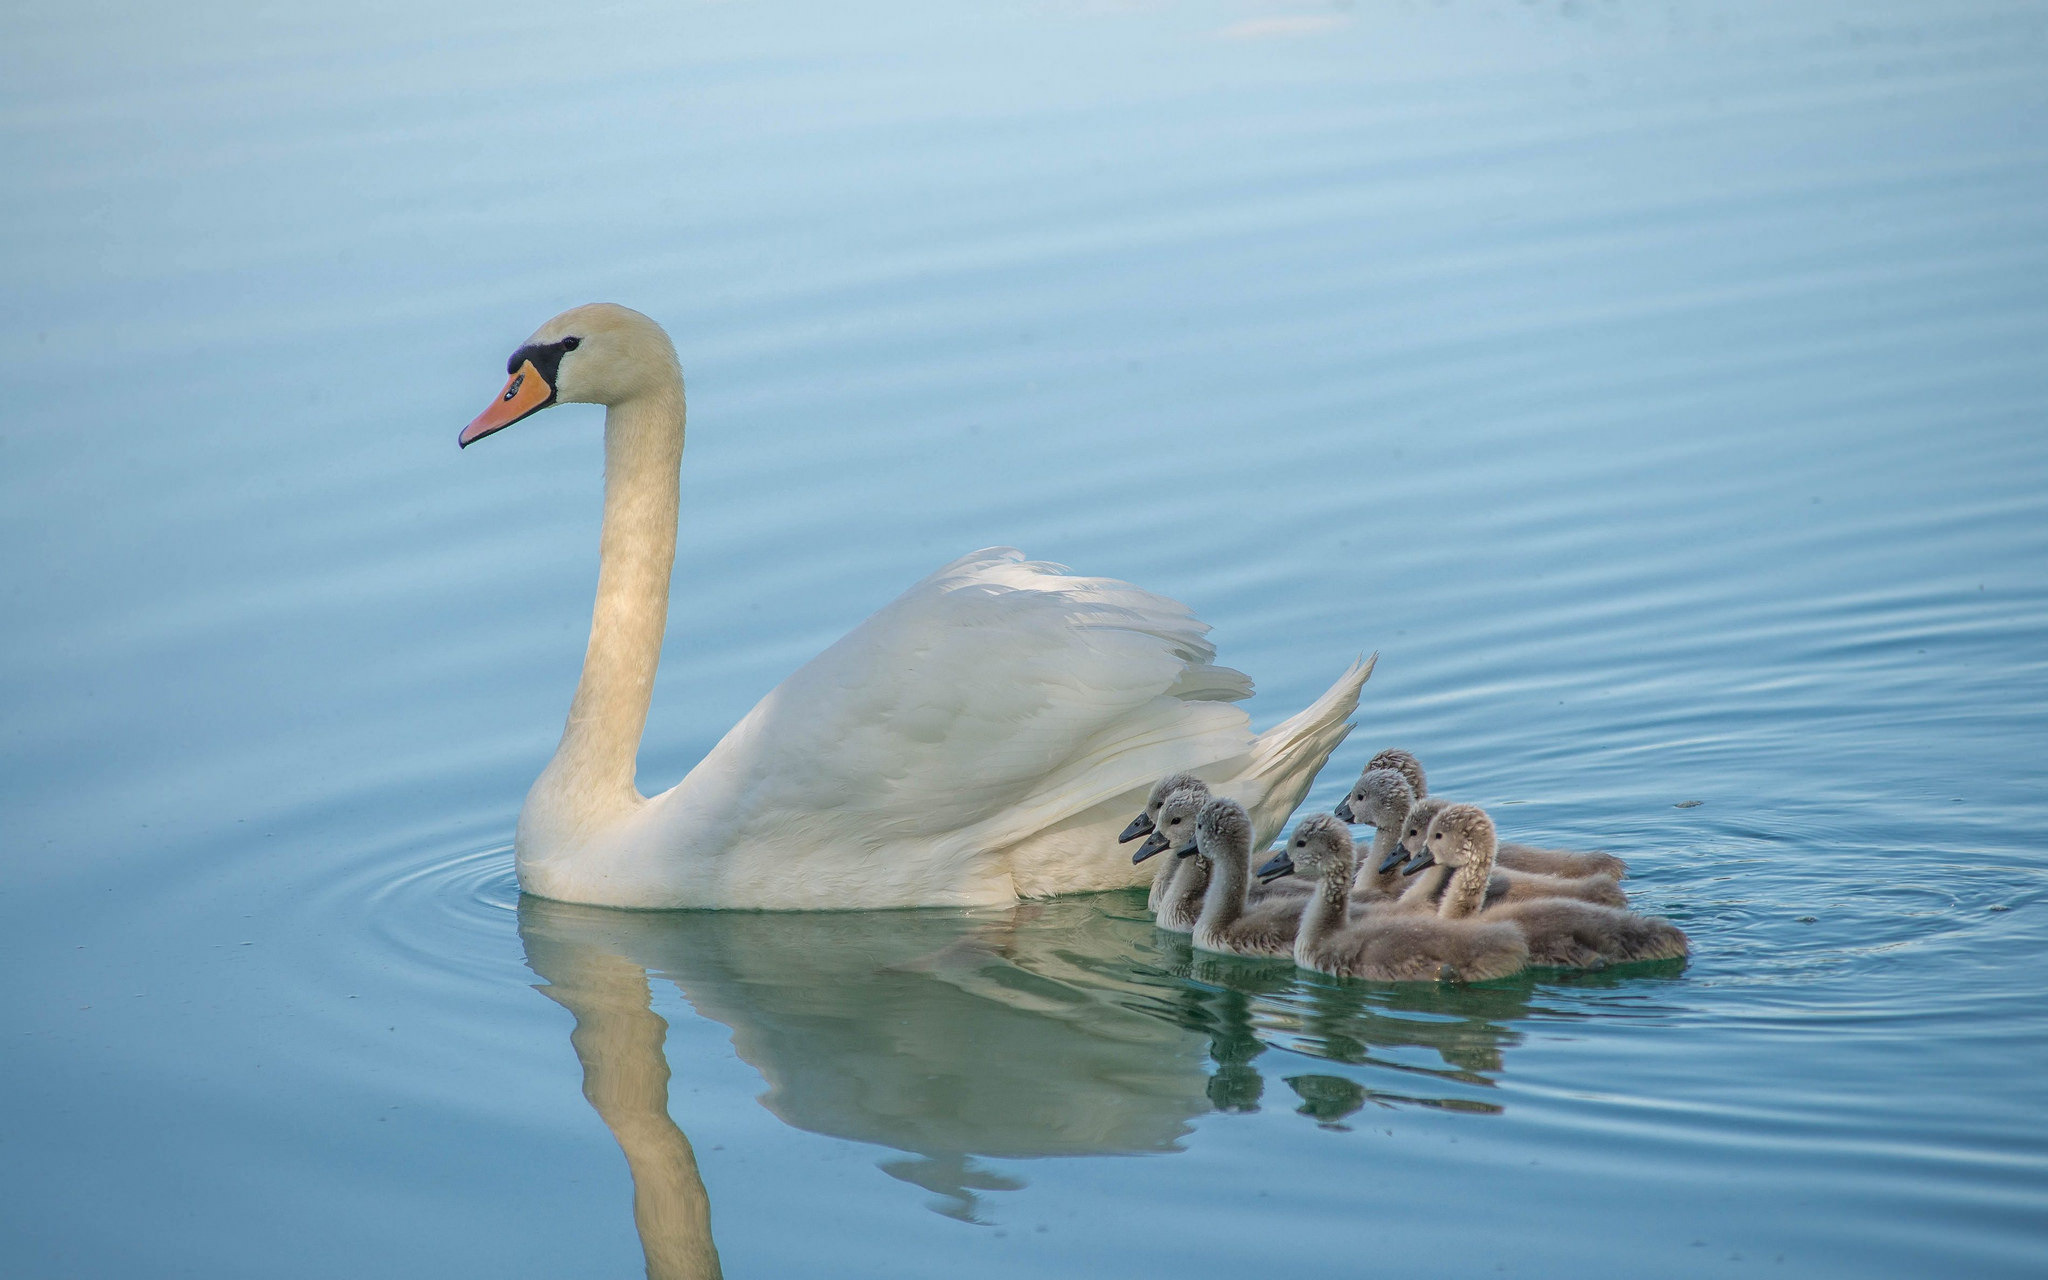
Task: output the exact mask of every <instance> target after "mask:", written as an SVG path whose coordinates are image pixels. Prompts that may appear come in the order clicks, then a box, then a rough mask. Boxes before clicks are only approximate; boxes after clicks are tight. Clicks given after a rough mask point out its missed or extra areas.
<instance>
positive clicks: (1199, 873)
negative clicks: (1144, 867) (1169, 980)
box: [1131, 782, 1309, 933]
mask: <svg viewBox="0 0 2048 1280" xmlns="http://www.w3.org/2000/svg"><path fill="white" fill-rule="evenodd" d="M1212 798H1213V797H1211V796H1210V794H1209V789H1208V788H1207V787H1206V786H1203V785H1201V784H1200V783H1199V782H1197V783H1196V784H1195V785H1194V786H1191V787H1182V788H1180V789H1179V790H1177V791H1175V792H1173V793H1172V794H1171V795H1169V796H1167V798H1166V800H1165V802H1164V803H1163V804H1161V805H1160V806H1159V812H1158V813H1157V814H1156V815H1154V816H1155V828H1154V830H1153V832H1152V834H1151V835H1150V836H1148V837H1147V838H1146V840H1145V843H1144V844H1142V845H1140V846H1139V847H1138V851H1137V853H1135V854H1133V855H1132V858H1131V860H1132V861H1133V862H1143V861H1144V860H1145V859H1147V858H1150V857H1154V856H1156V855H1158V854H1161V853H1164V852H1166V851H1168V850H1172V851H1174V853H1175V854H1176V856H1174V857H1170V858H1165V859H1163V860H1162V861H1161V864H1160V872H1159V874H1158V875H1156V876H1154V877H1153V881H1152V883H1153V886H1154V888H1153V893H1154V895H1155V896H1154V901H1153V906H1152V918H1153V922H1154V923H1155V924H1157V925H1158V926H1159V927H1160V928H1162V929H1165V930H1166V931H1167V932H1169V933H1193V932H1194V931H1195V921H1196V919H1197V918H1199V917H1200V915H1201V913H1202V900H1203V898H1204V897H1205V896H1206V895H1207V893H1208V889H1209V877H1210V874H1211V871H1212V866H1211V863H1210V860H1209V858H1208V857H1206V856H1205V855H1203V854H1202V852H1201V850H1200V846H1199V844H1198V842H1197V841H1196V839H1195V819H1196V818H1197V816H1199V814H1200V813H1201V811H1202V807H1203V806H1204V805H1206V804H1208V803H1209V801H1210V800H1211V799H1212ZM1247 839H1249V834H1248V833H1247ZM1308 890H1309V885H1308V882H1307V881H1304V880H1283V881H1280V882H1279V883H1277V884H1273V885H1260V886H1255V887H1254V888H1253V889H1252V891H1251V892H1250V893H1249V894H1247V895H1246V897H1247V901H1248V902H1249V903H1251V904H1253V905H1263V904H1264V903H1265V902H1267V901H1279V900H1282V899H1287V900H1291V901H1293V902H1297V903H1298V902H1300V901H1301V899H1302V898H1303V897H1304V896H1306V895H1307V893H1308Z"/></svg>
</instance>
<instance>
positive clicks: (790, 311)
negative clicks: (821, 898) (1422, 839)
mask: <svg viewBox="0 0 2048 1280" xmlns="http://www.w3.org/2000/svg"><path fill="white" fill-rule="evenodd" d="M7 26H8V31H9V34H8V38H7V39H6V40H5V41H4V42H0V162H4V166H5V170H6V173H7V175H8V179H7V182H6V184H5V186H4V188H0V292H4V296H5V297H6V299H7V305H6V306H5V307H4V308H0V342H4V344H5V347H6V349H7V351H8V353H9V356H10V358H9V361H8V369H9V377H8V380H7V381H8V390H7V396H6V408H5V410H4V414H0V553H4V554H0V616H4V623H0V849H4V857H5V859H6V875H5V877H4V885H0V957H4V961H0V962H4V966H5V968H4V972H5V973H6V975H7V979H8V981H7V983H6V985H5V989H4V994H0V1035H4V1038H5V1043H6V1048H5V1051H4V1052H0V1098H4V1103H0V1108H4V1115H5V1121H4V1124H0V1134H4V1146H0V1154H4V1159H0V1255H4V1257H5V1259H6V1263H7V1265H6V1267H5V1269H6V1271H7V1272H8V1274H10V1275H19V1276H67V1277H68V1276H137V1275H196V1276H208V1277H222V1276H250V1277H274V1276H280V1275H291V1276H308V1277H319V1276H335V1277H343V1276H347V1277H355V1276H363V1275H379V1276H420V1277H447V1276H494V1277H502V1276H630V1275H635V1274H638V1273H640V1271H641V1270H642V1268H643V1267H645V1268H647V1269H648V1270H650V1271H652V1272H653V1273H654V1274H657V1275H663V1276H670V1275H685V1276H686V1275H699V1274H702V1273H703V1272H704V1269H705V1268H706V1266H707V1265H708V1263H709V1258H710V1256H711V1251H712V1250H713V1249H715V1251H716V1255H717V1257H718V1258H720V1259H722V1261H723V1265H724V1267H725V1268H726V1270H727V1271H728V1272H729V1273H731V1274H733V1275H735V1276H802V1275H833V1276H888V1277H901V1276H931V1277H955V1276H964V1275H974V1276H1043V1275H1115V1276H1136V1275H1149V1274H1158V1273H1162V1272H1166V1271H1170V1272H1172V1273H1173V1274H1176V1275H1180V1276H1188V1277H1205V1276H1240V1275H1243V1274H1246V1273H1248V1272H1253V1271H1257V1272H1259V1273H1263V1274H1273V1275H1339V1274H1344V1275H1348V1274H1356V1273H1361V1272H1363V1273H1370V1274H1387V1275H1432V1276H1442V1275H1467V1274H1477V1273H1492V1272H1495V1271H1502V1272H1505V1273H1508V1274H1513V1275H1524V1276H1546V1275H1561V1276H1562V1275H1569V1276H1583V1275H1587V1274H1592V1275H1660V1276H1661V1275H1695V1274H1697V1275H1740V1274H1744V1273H1748V1272H1755V1271H1759V1270H1762V1271H1766V1272H1775V1273H1777V1274H1784V1275H1801V1276H1856V1277H1870V1276H1894V1275H1896V1276H1927V1275H1936V1274H1940V1275H1971V1276H1993V1275H2039V1274H2041V1272H2042V1271H2043V1269H2044V1267H2048V1076H2044V1074H2043V1071H2042V1062H2043V1059H2044V1054H2048V995H2044V993H2043V981H2042V964H2043V960H2044V957H2048V851H2044V836H2043V832H2044V830H2048V127H2044V126H2048V5H2044V4H2042V3H1978V2H1976V0H1967V2H1962V0H1959V2H1957V3H1951V4H1945V5H1921V4H1905V3H1876V4H1867V3H1866V4H1853V5H1852V4H1846V3H1825V2H1816V3H1811V4H1802V5H1796V6H1788V5H1776V4H1766V3H1761V2H1758V3H1706V4H1692V5H1668V6H1641V5H1622V4H1616V3H1599V2H1594V0H1580V2H1572V0H1567V2H1566V3H1563V4H1558V3H1550V2H1548V0H1545V2H1540V3H1508V2H1505V0H1500V2H1477V0H1473V2H1468V0H1453V2H1450V3H1442V4H1419V3H1417V4H1392V3H1389V4H1379V3H1372V4H1366V3H1359V4H1355V5H1353V4H1339V5H1338V6H1336V7H1316V6H1315V5H1313V4H1309V3H1306V2H1304V3H1302V4H1299V5H1290V4H1285V3H1273V4H1261V3H1223V2H1218V3H1207V4H1165V3H1159V4H1119V3H1095V2H1091V0H1043V2H1041V3H1030V4H997V5H990V6H979V7H977V6H966V7H962V6H956V5H938V4H933V5H926V6H917V5H902V6H894V7H888V8H882V9H866V8H863V9H861V10H859V11H856V10H854V9H853V8H852V7H850V6H844V5H832V4H816V5H803V4H783V5H772V6H771V5H752V4H722V5H689V4H680V5H645V6H642V5H635V4H617V5H600V6H573V5H572V6H564V5H561V4H549V5H538V4H530V3H524V2H523V0H509V2H501V3H493V4H482V3H465V2H459V3H451V4H441V3H433V2H431V0H430V2H429V3H424V4H421V3H407V4H396V3H390V2H389V0H369V2H368V3H365V4H360V5H351V6H342V7H335V6H275V5H255V4H232V3H231V4H229V5H226V6H215V7H209V8H207V9H206V10H205V11H204V12H195V11H193V9H192V7H191V6H161V5H157V6H151V5H141V4H132V3H112V4H95V3H81V4H65V5H53V6H41V7H25V6H16V7H15V8H14V9H13V10H12V11H11V12H10V14H9V16H8V19H7ZM593 299H611V300H616V301H619V302H624V303H626V304H628V305H631V306H634V307H638V308H640V309H641V310H644V311H646V312H648V313H650V314H652V315H654V316H655V317H657V318H658V319H660V320H661V321H663V322H664V323H665V324H666V325H667V326H668V327H669V328H670V330H671V332H672V333H673V334H674V336H675V338H676V342H677V346H678V347H679V348H680V350H681V351H682V353H683V359H684V364H685V368H686V371H687V375H688V378H689V389H690V398H691V434H690V448H689V454H688V457H687V459H686V461H685V463H684V481H683V500H684V513H683V521H682V533H681V552H680V556H679V559H678V562H677V568H676V579H675V611H674V616H673V619H672V621H671V624H670V630H669V637H668V643H667V653H666V661H665V665H664V666H663V669H662V674H661V682H660V684H659V686H658V688H657V690H656V695H655V705H654V710H653V715H652V719H651V723H650V729H649V735H648V739H647V743H646V746H645V749H644V751H643V754H642V760H641V765H642V774H641V776H642V785H643V788H644V789H648V790H655V789H659V788H662V787H666V786H667V785H669V784H670V783H671V782H672V781H673V780H674V779H676V778H677V777H679V776H680V775H681V774H682V773H683V772H684V771H685V770H686V769H687V768H688V767H689V766H690V764H691V763H692V762H694V761H695V760H696V759H697V758H698V757H699V756H700V755H701V754H702V753H703V752H704V751H705V750H706V749H707V748H708V747H709V746H710V744H711V743H712V742H714V741H715V740H716V739H717V737H718V736H719V735H720V734H721V733H722V732H723V730H724V729H725V728H726V726H728V725H729V724H730V723H731V722H732V721H733V720H734V719H736V718H737V717H738V716H739V715H740V714H741V713H743V712H744V711H745V710H746V708H747V707H749V706H750V705H752V703H753V702H754V700H755V699H756V698H758V697H759V696H760V695H761V694H762V693H763V692H765V691H766V690H767V689H769V688H770V687H771V686H772V685H773V684H774V683H775V682H776V681H777V680H779V679H780V678H781V677H782V676H783V675H784V674H786V673H787V672H788V671H790V670H791V669H793V668H794V667H795V666H796V665H797V664H798V663H800V662H801V661H802V660H804V659H805V658H806V657H808V656H809V655H810V654H811V653H813V652H815V651H817V650H818V649H819V648H821V647H823V646H824V645H825V644H826V643H828V642H829V641H830V640H831V639H832V638H834V637H835V636H837V635H838V634H840V633H841V632H842V631H844V630H845V629H846V628H847V627H849V626H851V625H852V624H854V623H855V622H857V621H858V620H859V619H861V618H862V617H864V616H865V615H866V614H867V613H868V612H870V611H871V610H872V609H874V608H875V607H877V606H878V605H880V604H881V603H883V602H884V601H886V600H887V599H889V598H890V597H891V596H893V595H894V594H895V593H896V592H897V591H899V590H901V589H902V588H903V587H904V586H906V585H908V584H909V583H910V582H912V581H914V580H916V579H917V578H919V577H920V576H922V575H923V574H924V573H925V572H927V571H928V570H929V569H931V568H932V567H934V566H935V565H937V564H939V563H941V562H942V561H944V560H946V559H949V558H951V557H953V556H955V555H957V554H959V553H961V552H963V551H966V550H969V549H972V548H975V547H979V546H984V545H988V544H994V543H1009V544H1015V545H1017V546H1020V547H1023V548H1025V549H1026V550H1027V551H1029V552H1030V553H1031V554H1032V555H1034V556H1037V557H1041V558H1047V559H1054V560H1059V561H1063V562H1066V563H1069V564H1072V565H1074V566H1075V567H1076V568H1078V569H1080V570H1082V571H1085V572H1089V573H1099V574H1109V575H1115V576H1119V577H1124V578H1128V579H1131V580H1133V581H1136V582H1139V583H1142V584H1144V585H1146V586H1148V587H1151V588H1153V589H1155V590H1159V591H1162V592H1164V593H1167V594H1169V595H1172V596H1175V597H1177V598H1179V599H1182V600H1185V601H1187V602H1188V603H1189V604H1190V605H1191V606H1192V607H1194V608H1195V609H1196V610H1197V612H1198V613H1199V614H1200V615H1201V616H1202V617H1204V618H1206V619H1208V620H1209V621H1210V622H1212V623H1213V624H1214V625H1215V628H1216V630H1215V639H1216V640H1217V641H1218V643H1219V645H1220V647H1221V649H1222V652H1223V657H1224V660H1225V661H1228V662H1230V663H1232V664H1233V665H1236V666H1238V667H1241V668H1243V669H1244V670H1246V671H1248V672H1250V673H1252V674H1253V675H1254V676H1255V677H1256V678H1257V679H1258V681H1259V685H1260V693H1259V697H1258V699H1257V700H1256V702H1254V703H1253V704H1252V705H1253V714H1254V718H1255V720H1256V722H1257V723H1258V724H1259V725H1261V726H1263V725H1266V724H1270V723H1272V722H1273V721H1275V720H1277V719H1279V718H1280V717H1282V716H1283V715H1285V714H1288V713H1290V712H1292V711H1293V710H1295V709H1296V708H1298V707H1299V706H1301V705H1302V704H1303V703H1305V702H1306V701H1307V700H1308V699H1310V698H1311V697H1313V696H1314V695H1315V694H1316V693H1317V692H1319V691H1320V690H1321V689H1322V688H1323V687H1324V686H1325V685H1326V684H1327V683H1328V682H1329V681H1330V680H1331V679H1333V678H1334V677H1335V676H1336V674H1337V673H1338V672H1339V671H1341V670H1342V669H1343V667H1344V665H1345V664H1346V663H1347V662H1349V661H1350V660H1351V659H1352V657H1353V656H1355V655H1356V654H1357V653H1359V652H1360V651H1361V650H1373V649H1377V650H1378V651H1379V652H1380V653H1381V655H1382V657H1381V662H1380V666H1379V670H1378V673H1377V674H1376V675H1375V676H1374V678H1373V680H1372V683H1371V684H1370V685H1369V686H1368V687H1367V689H1366V693H1365V699H1364V701H1363V703H1362V705H1361V707H1360V709H1359V715H1358V723H1359V728H1358V730H1357V732H1356V733H1355V734H1354V735H1353V737H1352V738H1351V740H1350V741H1349V742H1347V743H1346V744H1345V745H1344V746H1343V747H1342V748H1341V749H1340V750H1339V751H1338V753H1337V755H1336V757H1335V758H1334V759H1333V761H1332V763H1331V765H1330V767H1329V769H1328V770H1327V771H1326V772H1325V774H1324V775H1323V777H1322V779H1321V780H1320V782H1319V783H1318V785H1317V787H1316V789H1315V791H1314V792H1313V793H1312V794H1311V797H1310V806H1311V807H1313V808H1320V809H1327V808H1328V807H1330V806H1331V805H1332V804H1333V803H1334V802H1335V801H1336V800H1337V799H1338V798H1339V797H1340V796H1341V795H1342V794H1343V791H1344V789H1345V787H1346V786H1347V784H1348V783H1349V781H1350V779H1351V778H1352V777H1353V776H1354V775H1355V773H1356V771H1357V769H1358V768H1359V767H1360V765H1361V764H1362V763H1363V762H1364V760H1365V759H1366V757H1367V756H1368V755H1370V754H1371V753H1372V752H1373V751H1374V750H1376V749H1377V748H1379V747H1383V746H1389V745H1399V746H1406V747H1409V748H1411V749H1413V750H1415V751H1416V752H1418V753H1419V754H1420V755H1421V756H1422V757H1423V758H1424V760H1425V761H1426V762H1428V763H1429V765H1430V766H1431V769H1432V780H1433V782H1435V783H1436V784H1437V786H1438V787H1439V789H1441V790H1442V791H1444V792H1445V793H1447V794H1455V795H1457V796H1459V797H1461V798H1464V799H1470V800H1476V801H1479V802H1481V803H1485V804H1487V805H1489V806H1494V807H1495V812H1496V814H1497V816H1499V817H1500V819H1501V822H1502V825H1503V826H1504V827H1505V828H1506V829H1507V830H1508V832H1509V834H1510V835H1513V836H1517V837H1521V838H1524V839H1539V840H1544V841H1550V842H1554V843H1560V844H1566V845H1572V846H1579V847H1592V846H1601V847H1605V848H1609V849H1613V850H1615V851H1617V852H1621V853H1623V854H1625V855H1626V856H1627V857H1629V858H1630V860H1631V862H1632V865H1633V866H1634V867H1635V868H1636V875H1635V877H1634V879H1633V880H1632V882H1631V885H1632V889H1633V892H1634V894H1635V896H1636V898H1637V899H1638V900H1639V902H1640V903H1641V904H1642V905H1643V906H1644V907H1645V908H1646V909H1649V910H1654V911H1658V912H1662V913H1666V914H1668V915H1670V916H1671V917H1672V918H1673V919H1675V920H1677V921H1679V922H1680V923H1681V924H1682V925H1683V926H1684V927H1685V928H1686V929H1687V930H1688V931H1689V932H1690V933H1691V936H1692V939H1693V944H1694V948H1695V956H1694V959H1693V961H1692V962H1691V964H1690V965H1689V966H1687V967H1685V968H1683V969H1682V970H1677V969H1672V968H1669V967H1667V968H1664V969H1655V970H1651V971H1646V972H1645V971H1638V972H1634V973H1621V974H1607V975H1598V976H1584V977H1576V978H1574V977H1555V976H1546V977H1541V978H1538V979H1525V980H1520V981H1515V982H1508V983H1503V984H1497V985H1494V986H1490V987H1485V988H1474V989H1442V990H1438V989H1425V988H1414V987H1406V988H1393V987H1380V986H1372V985H1368V984H1357V983H1339V982H1334V981H1325V980H1319V979H1315V978H1312V977H1309V976H1305V975H1301V974H1298V973H1296V972H1294V971H1293V970H1292V969H1291V968H1290V967H1288V966H1285V965H1266V964H1255V963H1249V962H1239V961H1229V960H1222V959H1217V958H1212V957H1205V956H1199V955H1195V954H1192V953H1191V952H1190V951H1189V950H1188V948H1187V946H1186V945H1185V943H1184V942H1182V941H1180V940H1177V939H1173V938H1169V937H1166V936H1164V935H1161V934H1158V933H1156V932H1154V930H1153V929H1152V927H1151V925H1150V924H1149V923H1148V922H1147V920H1146V919H1145V913H1144V910H1143V905H1144V904H1143V900H1142V895H1140V894H1117V895H1108V896H1104V897H1093V898H1075V899H1069V900H1063V901H1057V902H1052V903H1044V904H1033V905H1029V906H1025V907H1022V908H1019V909H1017V910H1015V911H992V912H972V913H959V912H911V913H900V912H899V913H878V914H866V915H843V916H812V917H785V916H764V915H752V914H738V913H733V914H725V915H718V914H632V913H619V912H608V911H602V910H593V909H587V908H573V907H563V906H559V905H555V904H549V903H545V902H541V901H537V900H527V901H521V900H520V898H519V895H518V892H517V889H516V887H515V885H514V882H513V878H512V859H511V853H510V842H511V836H512V829H513V821H514V818H515V815H516V814H517V811H518V807H519V803H520V800H521V798H522V796H523V795H524V792H525V790H526V787H527V784H528V783H529V781H530V780H531V779H532V777H533V775H534V774H535V772H536V771H537V770H538V768H539V767H540V765H541V764H542V762H543V761H544V760H545V759H546V758H547V756H548V753H549V752H550V751H551V750H552V748H553V744H554V741H555V738H556V735H557V733H558V732H559V729H560V717H561V715H562V712H563V710H564V708H565V707H566V705H567V701H568V695H569V692H570V688H571V686H572V684H573V682H574V679H575V674H576V669H577V665H578V663H579V662H580V660H581V656H582V649H583V641H584V633H585V627H586V625H587V620H588V609H589V604H590V597H591V592H592V587H593V582H594V574H595V566H596V530H597V519H598V493H599V481H600V470H599V466H600V462H599V459H600V442H599V433H598V431H597V424H598V421H599V417H598V411H596V410H594V409H589V408H564V409H558V410H556V411H554V412H553V413H551V414H548V415H545V416H543V417H541V418H538V419H535V420H534V421H532V422H530V423H527V424H523V425H521V426H520V427H518V428H515V429H514V430H513V431H510V432H507V433H506V434H505V435H503V436H501V437H498V438H496V439H493V440H491V441H489V442H488V443H487V445H485V446H482V447H479V448H476V449H472V450H469V451H467V452H465V453H458V452H457V450H456V448H455V432H456V430H457V429H458V428H459V427H460V426H461V425H462V424H463V423H464V422H466V421H468V419H469V418H470V416H471V415H472V414H474V413H475V412H476V411H477V410H478V409H480V408H481V407H482V406H483V404H484V403H485V401H486V400H487V399H488V398H489V397H490V396H491V395H492V394H493V393H494V392H496V390H497V389H498V387H499V385H500V382H501V380H502V372H501V370H502V367H503V361H504V358H505V356H506V354H507V353H508V352H509V351H510V350H511V349H512V348H513V347H514V346H515V345H517V344H518V342H519V341H520V340H521V339H523V338H524V337H525V335H526V334H527V333H528V332H529V331H531V330H532V329H533V328H534V327H535V326H536V325H538V324H539V323H540V322H541V321H542V320H544V319H546V318H547V317H549V316H551V315H553V314H554V313H555V312H557V311H559V310H561V309H562V308H564V307H566V306H569V305H572V304H575V303H579V302H584V301H589V300H593ZM1695 802H1697V803H1695ZM636 1197H637V1198H636ZM707 1223H708V1226H707Z"/></svg>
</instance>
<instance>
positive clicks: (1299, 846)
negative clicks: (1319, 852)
mask: <svg viewBox="0 0 2048 1280" xmlns="http://www.w3.org/2000/svg"><path fill="white" fill-rule="evenodd" d="M1294 847H1295V848H1297V849H1306V848H1308V841H1306V840H1296V841H1295V842H1294Z"/></svg>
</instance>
